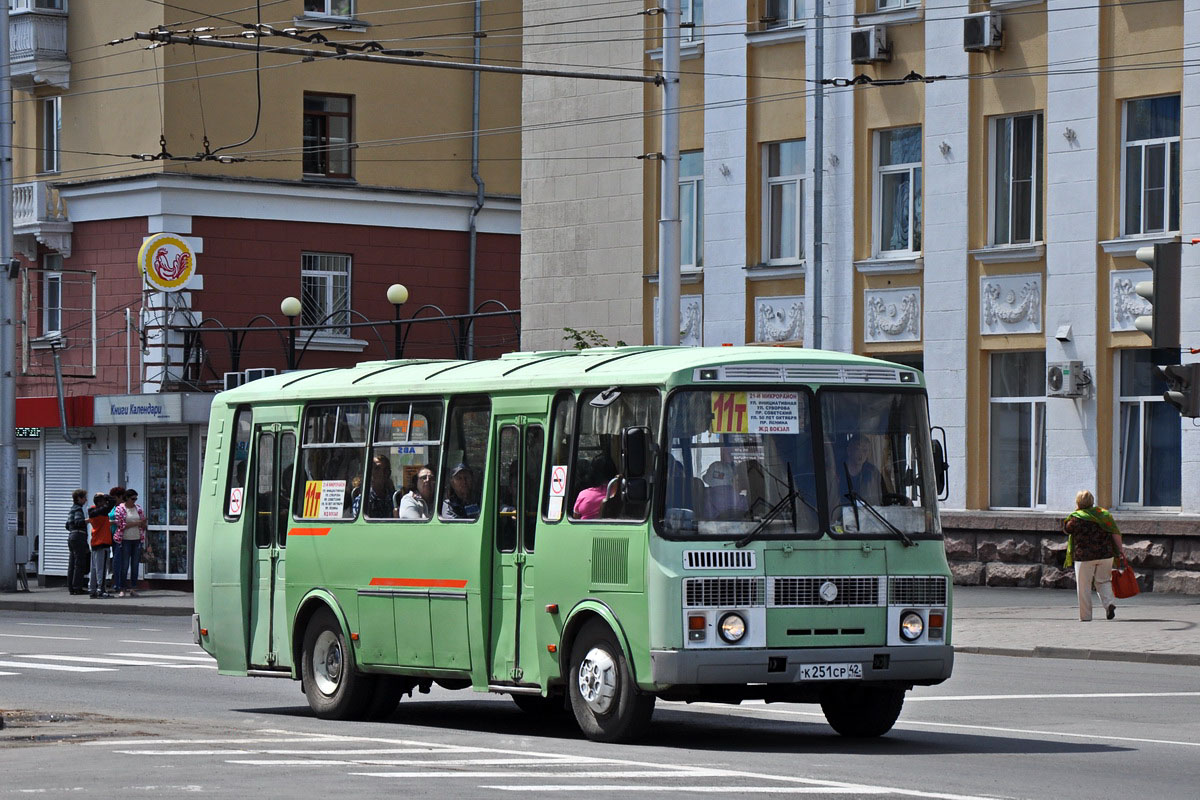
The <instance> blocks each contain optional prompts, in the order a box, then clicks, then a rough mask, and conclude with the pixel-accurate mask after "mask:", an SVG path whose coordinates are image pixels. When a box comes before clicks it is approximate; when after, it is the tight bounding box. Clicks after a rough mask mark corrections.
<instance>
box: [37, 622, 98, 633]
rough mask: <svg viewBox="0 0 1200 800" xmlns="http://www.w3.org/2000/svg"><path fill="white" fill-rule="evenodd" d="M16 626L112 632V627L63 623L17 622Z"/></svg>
mask: <svg viewBox="0 0 1200 800" xmlns="http://www.w3.org/2000/svg"><path fill="white" fill-rule="evenodd" d="M17 624H18V625H29V626H31V627H34V628H86V629H87V630H100V631H107V630H112V627H113V626H112V625H68V624H67V623H65V622H18V623H17Z"/></svg>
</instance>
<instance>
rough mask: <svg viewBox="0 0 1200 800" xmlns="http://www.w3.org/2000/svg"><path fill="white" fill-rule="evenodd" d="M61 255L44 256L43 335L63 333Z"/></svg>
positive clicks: (48, 254)
mask: <svg viewBox="0 0 1200 800" xmlns="http://www.w3.org/2000/svg"><path fill="white" fill-rule="evenodd" d="M62 262H63V257H62V254H60V253H47V254H46V255H44V256H42V269H43V270H45V271H44V272H43V273H42V335H43V336H53V335H56V334H59V333H62V299H63V297H62V266H63V263H62Z"/></svg>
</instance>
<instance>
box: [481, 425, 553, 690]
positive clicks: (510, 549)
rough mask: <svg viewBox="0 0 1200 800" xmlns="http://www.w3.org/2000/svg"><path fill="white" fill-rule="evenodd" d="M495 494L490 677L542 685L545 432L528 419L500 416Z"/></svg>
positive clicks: (507, 681)
mask: <svg viewBox="0 0 1200 800" xmlns="http://www.w3.org/2000/svg"><path fill="white" fill-rule="evenodd" d="M496 430H497V431H498V439H497V446H496V447H495V449H494V450H493V452H495V453H496V454H497V459H496V472H495V475H496V480H495V493H496V496H495V497H494V498H493V501H494V502H493V503H492V509H493V511H492V513H493V514H494V515H495V519H494V520H493V525H492V531H493V537H492V538H493V543H492V610H491V626H490V630H491V641H490V643H489V644H490V654H491V662H490V665H489V678H490V680H491V682H492V683H500V684H525V685H531V686H536V685H537V684H538V681H539V679H540V677H541V676H540V674H539V670H538V650H537V631H536V628H535V620H536V615H535V613H534V591H533V590H534V584H535V581H536V578H535V574H536V571H535V569H534V560H535V559H534V544H535V543H534V534H535V532H536V530H537V525H536V523H537V511H538V504H537V500H538V490H539V488H540V485H541V477H542V453H543V451H544V450H545V441H546V439H545V432H544V428H543V427H542V425H541V424H540V423H537V424H534V423H530V422H529V420H528V419H527V418H526V417H523V416H513V417H498V418H497V420H496Z"/></svg>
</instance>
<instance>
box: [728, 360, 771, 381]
mask: <svg viewBox="0 0 1200 800" xmlns="http://www.w3.org/2000/svg"><path fill="white" fill-rule="evenodd" d="M782 375H783V371H782V369H781V368H780V367H778V366H776V365H774V364H730V365H729V366H727V367H722V368H721V378H722V379H724V380H727V381H737V380H741V381H777V380H779V379H780V378H781V377H782Z"/></svg>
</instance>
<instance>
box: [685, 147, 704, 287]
mask: <svg viewBox="0 0 1200 800" xmlns="http://www.w3.org/2000/svg"><path fill="white" fill-rule="evenodd" d="M679 219H680V245H679V264H680V266H681V267H683V268H684V269H696V268H698V267H702V266H704V151H702V150H693V151H692V152H690V153H682V154H681V155H680V159H679Z"/></svg>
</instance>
